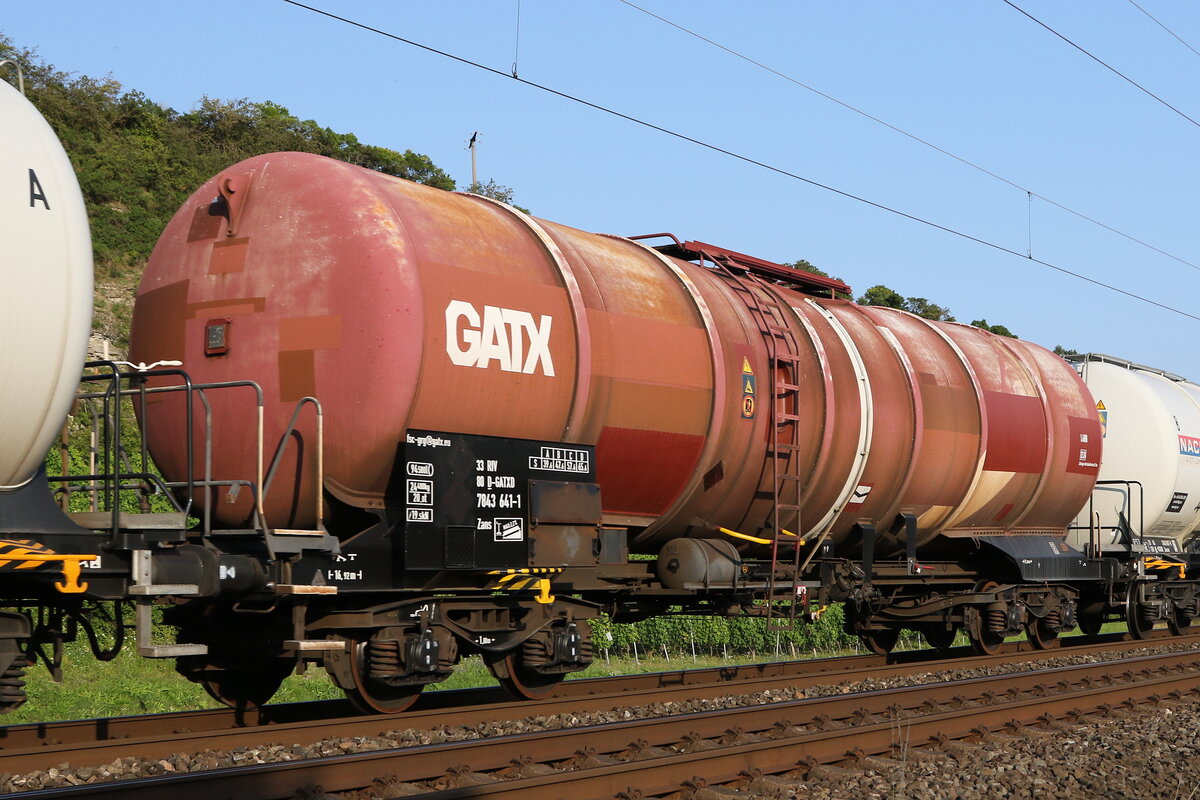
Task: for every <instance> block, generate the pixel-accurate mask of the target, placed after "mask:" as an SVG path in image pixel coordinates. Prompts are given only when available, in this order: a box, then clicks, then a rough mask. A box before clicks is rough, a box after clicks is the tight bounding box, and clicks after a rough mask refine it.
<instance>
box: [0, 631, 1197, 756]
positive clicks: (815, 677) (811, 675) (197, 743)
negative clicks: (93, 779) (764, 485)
mask: <svg viewBox="0 0 1200 800" xmlns="http://www.w3.org/2000/svg"><path fill="white" fill-rule="evenodd" d="M1077 638H1081V639H1082V637H1077ZM1166 641H1167V642H1170V643H1179V644H1186V643H1193V644H1200V635H1198V636H1195V637H1187V638H1179V637H1173V638H1170V639H1167V640H1166ZM1164 643H1165V642H1164ZM1148 644H1149V646H1153V642H1147V641H1125V642H1119V643H1115V644H1114V643H1111V642H1101V643H1090V644H1086V645H1085V644H1082V643H1080V644H1078V645H1075V646H1071V647H1067V648H1065V649H1059V650H1049V651H1038V650H1020V651H1018V652H1014V653H1008V654H999V655H993V656H971V657H969V658H960V659H954V660H950V661H946V660H942V659H933V660H929V659H922V658H916V657H913V658H910V659H906V660H905V663H892V664H888V663H886V662H887V659H885V658H883V657H882V656H876V655H869V656H845V657H841V658H836V659H820V660H819V661H820V662H821V663H817V662H815V661H814V662H802V661H797V662H777V663H765V664H750V665H742V666H737V667H714V668H706V669H698V670H682V671H679V672H659V673H647V674H642V675H629V676H614V677H608V678H592V679H586V680H578V681H569V682H567V683H565V684H563V686H562V687H560V688H562V689H564V690H567V691H566V693H564V694H561V695H558V696H555V697H551V698H547V699H545V700H539V701H527V700H521V701H514V700H511V699H508V697H507V695H505V694H504V693H503V692H502V691H501V690H499V689H497V688H484V689H461V690H452V691H446V692H431V693H429V694H428V695H426V696H425V697H423V698H422V703H423V704H424V705H423V706H418V707H417V709H416V710H413V711H410V712H408V713H405V714H402V715H396V716H382V717H381V716H365V717H364V716H350V714H351V713H352V712H351V711H350V708H349V706H348V704H347V703H346V702H345V701H341V700H335V701H328V702H317V703H292V704H286V705H279V706H267V707H266V709H264V710H263V711H262V712H257V711H249V712H238V711H235V710H233V709H213V710H210V711H202V712H180V713H175V714H160V715H148V716H140V717H128V718H115V719H99V720H86V721H78V722H65V723H60V724H30V725H21V726H10V727H9V728H7V729H0V772H7V773H9V774H20V773H25V772H30V771H33V770H38V769H46V768H49V767H52V766H56V765H58V764H61V763H63V762H64V761H69V762H71V763H73V764H76V765H84V764H101V763H107V762H110V761H112V760H114V759H116V758H121V757H124V756H126V755H129V754H136V755H138V756H141V757H145V758H150V757H154V758H159V757H166V756H170V755H172V754H175V753H180V752H198V751H200V750H204V749H214V750H215V749H231V748H236V747H246V746H254V745H258V744H261V743H262V742H263V741H264V740H265V739H269V740H272V741H280V740H286V741H287V743H289V744H312V743H314V742H317V741H320V740H321V739H323V738H327V737H330V736H335V735H336V736H374V735H377V734H379V733H380V732H381V731H384V730H388V729H401V728H408V729H419V730H428V729H433V728H436V727H439V726H444V725H473V724H480V723H489V722H501V721H505V720H512V719H520V718H524V717H532V716H536V715H539V714H556V713H565V712H594V711H609V710H612V709H615V708H620V707H628V706H633V705H637V704H639V703H651V702H673V701H674V702H677V701H680V700H690V699H697V698H712V697H718V696H723V695H732V694H752V693H755V692H762V691H765V690H771V689H778V688H781V687H790V688H803V687H808V686H814V685H819V684H822V683H834V682H836V683H852V682H855V681H862V680H865V679H869V678H882V677H898V676H903V675H911V674H919V673H925V672H931V671H945V670H952V669H968V668H976V667H981V666H998V665H1003V664H1007V663H1013V662H1014V661H1016V662H1028V661H1038V660H1041V659H1043V658H1051V657H1055V656H1056V655H1062V654H1066V653H1100V652H1113V651H1114V650H1125V649H1141V648H1143V647H1146V646H1147V645H1148ZM964 649H965V648H964ZM934 652H935V651H932V650H929V651H919V650H918V651H909V652H907V653H903V654H893V656H892V658H894V657H895V656H896V655H905V656H908V655H911V656H919V655H921V654H927V653H934ZM806 667H815V669H806Z"/></svg>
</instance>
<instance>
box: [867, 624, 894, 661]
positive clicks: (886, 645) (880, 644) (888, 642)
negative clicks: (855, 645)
mask: <svg viewBox="0 0 1200 800" xmlns="http://www.w3.org/2000/svg"><path fill="white" fill-rule="evenodd" d="M858 636H859V638H860V639H862V643H863V644H864V645H866V648H867V649H868V650H870V651H871V652H872V653H875V654H876V655H881V656H886V655H887V654H888V653H890V652H892V648H894V647H895V646H896V642H898V641H899V640H900V629H899V628H884V629H883V630H880V631H863V632H860V633H859V634H858Z"/></svg>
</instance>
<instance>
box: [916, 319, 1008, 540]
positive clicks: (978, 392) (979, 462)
mask: <svg viewBox="0 0 1200 800" xmlns="http://www.w3.org/2000/svg"><path fill="white" fill-rule="evenodd" d="M905 313H907V312H905ZM912 316H913V318H914V319H916V320H918V321H919V322H920V323H921V324H922V325H925V326H926V327H927V328H929V329H930V330H931V331H933V333H934V334H935V335H936V336H937V337H938V338H940V339H941V340H942V341H943V342H945V343H946V346H947V347H949V348H950V350H951V351H952V352H953V353H954V355H955V356H957V357H958V363H959V364H960V365H961V366H962V368H963V370H964V372H966V375H967V377H968V378H969V379H970V381H971V390H972V392H974V394H975V407H976V409H977V410H978V412H979V449H978V451H977V453H976V457H975V474H974V475H973V476H972V477H971V482H970V484H969V485H968V486H967V490H966V491H965V492H964V493H963V495H962V497H960V498H959V500H958V503H957V504H956V507H955V508H954V510H952V511H951V512H950V514H949V515H948V516H947V517H946V518H945V520H943V525H942V526H941V527H947V524H946V523H949V522H951V521H953V520H955V519H957V517H958V514H959V510H960V509H961V508H962V506H963V504H964V503H965V502H966V500H967V499H968V498H969V497H971V496H972V495H973V494H975V490H976V488H977V487H978V486H979V481H980V480H981V479H982V478H983V464H984V462H985V461H986V460H987V436H988V417H987V408H986V407H985V406H984V401H983V388H982V387H981V386H980V384H979V376H978V375H976V374H975V368H974V367H973V366H971V362H970V361H969V360H968V359H967V354H966V353H964V352H963V350H962V348H961V347H959V346H958V344H957V343H956V342H955V341H954V340H953V339H951V338H950V337H949V336H948V335H947V334H946V332H945V331H943V330H942V329H941V328H940V327H939V326H938V325H935V324H934V323H933V322H932V321H931V320H927V319H925V318H924V317H919V316H917V315H915V314H913V315H912Z"/></svg>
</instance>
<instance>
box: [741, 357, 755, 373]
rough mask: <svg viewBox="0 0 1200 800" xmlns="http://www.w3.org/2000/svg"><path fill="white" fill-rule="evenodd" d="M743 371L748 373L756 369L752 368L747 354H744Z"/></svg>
mask: <svg viewBox="0 0 1200 800" xmlns="http://www.w3.org/2000/svg"><path fill="white" fill-rule="evenodd" d="M742 372H744V373H746V374H747V375H749V374H751V373H753V372H754V370H752V369H750V359H749V358H747V357H746V356H742Z"/></svg>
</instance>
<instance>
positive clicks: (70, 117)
mask: <svg viewBox="0 0 1200 800" xmlns="http://www.w3.org/2000/svg"><path fill="white" fill-rule="evenodd" d="M3 59H12V60H14V61H16V62H18V63H19V64H21V66H22V68H23V70H24V73H25V93H26V95H27V96H28V98H29V100H30V101H31V102H32V103H33V104H34V105H35V106H37V108H38V110H40V111H41V113H42V115H43V116H45V117H46V119H47V120H48V121H49V123H50V125H51V126H52V127H53V128H54V130H55V131H56V132H57V134H58V137H59V139H61V140H62V143H63V146H64V147H65V148H66V150H67V154H68V155H69V156H70V158H71V163H72V164H73V165H74V167H75V173H76V174H77V175H78V176H79V185H80V188H81V189H82V190H83V196H84V200H85V201H86V203H87V209H88V216H89V218H90V221H91V226H92V245H93V248H94V250H95V256H96V300H95V310H96V317H95V320H94V322H93V328H94V330H95V331H96V332H97V333H99V334H101V335H103V336H104V337H105V338H107V339H109V340H110V341H112V342H113V343H114V346H115V348H116V349H117V350H118V351H121V352H123V351H124V349H125V347H126V345H127V344H128V336H129V315H130V311H131V304H132V302H133V295H134V292H135V290H136V288H137V283H138V280H139V279H140V277H141V274H142V269H143V267H144V266H145V264H146V259H147V257H148V256H149V255H150V251H151V250H152V249H153V248H154V243H155V241H156V240H157V239H158V234H159V233H160V232H161V231H162V229H163V228H164V227H166V224H167V222H168V221H169V220H170V218H171V215H172V214H174V213H175V210H176V209H177V208H179V206H180V205H182V204H183V201H184V200H186V199H187V197H188V196H189V195H190V194H191V193H192V192H193V191H195V190H196V187H198V186H200V185H201V184H202V183H204V181H206V180H208V179H209V178H210V177H212V176H213V175H215V174H216V173H217V172H219V171H221V170H222V169H224V168H226V167H228V166H229V165H230V164H234V163H236V162H238V161H240V160H242V159H244V158H249V157H250V156H255V155H259V154H262V153H271V152H276V151H280V150H299V151H303V152H309V153H319V154H321V155H325V156H329V157H331V158H337V159H340V160H342V161H346V162H349V163H351V164H357V165H359V166H362V167H367V168H369V169H374V170H378V171H380V172H383V173H386V174H388V175H395V176H397V177H400V178H406V179H408V180H413V181H417V182H418V183H424V184H427V185H429V186H436V187H438V188H441V189H453V188H455V186H454V181H453V180H452V179H451V178H450V176H449V175H447V174H446V172H445V171H443V170H442V169H440V168H439V167H438V166H437V165H435V164H434V163H433V162H432V161H430V159H429V157H428V156H424V155H421V154H420V153H414V152H412V151H411V150H405V151H404V152H402V153H401V152H398V151H396V150H390V149H388V148H386V147H377V146H375V145H370V144H365V143H363V142H360V141H359V140H358V138H357V137H356V136H355V135H354V134H352V133H338V132H337V131H334V130H332V129H330V128H327V127H324V126H322V125H321V124H320V123H318V122H315V121H313V120H301V119H299V118H297V117H296V116H294V115H293V114H291V113H290V112H289V111H288V110H287V109H286V108H284V107H283V106H279V105H276V104H275V103H272V102H270V101H252V100H247V99H245V98H240V99H235V100H218V99H214V98H211V97H202V98H200V99H199V100H198V101H197V103H196V107H195V108H193V109H192V110H189V111H186V112H180V111H176V110H175V109H173V108H165V107H163V106H161V105H159V104H158V103H156V102H155V101H154V100H152V99H150V98H148V97H146V96H145V95H144V94H142V93H141V92H139V91H136V90H132V89H126V88H125V87H124V86H122V85H121V84H120V83H119V82H118V81H116V80H114V79H112V78H111V77H104V78H93V77H89V76H87V75H78V74H74V73H69V72H63V71H61V70H59V69H58V68H57V67H55V66H54V65H52V64H48V63H46V62H45V61H44V60H43V59H41V58H40V57H39V56H38V55H37V52H36V51H34V50H29V49H24V48H21V47H19V46H18V45H16V44H14V43H13V41H12V40H11V39H9V38H8V37H6V36H5V35H4V34H3V33H0V60H3ZM10 77H11V76H10V74H9V71H8V70H7V69H5V70H4V78H6V79H7V78H10Z"/></svg>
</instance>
